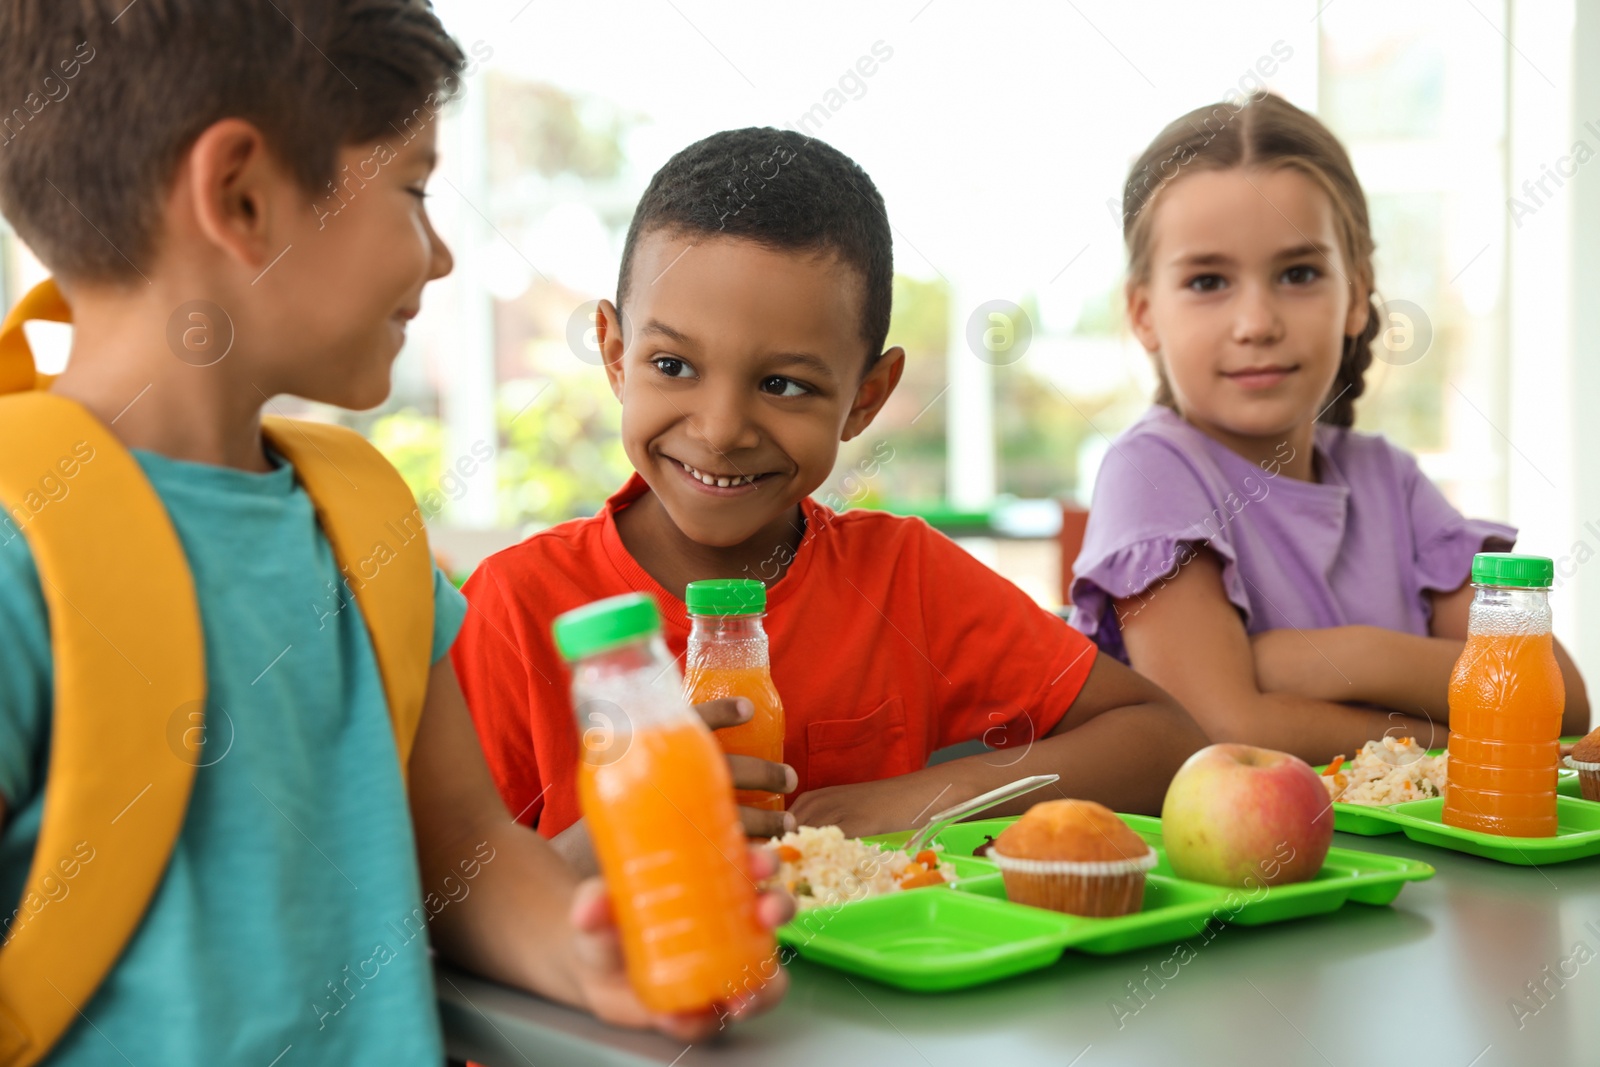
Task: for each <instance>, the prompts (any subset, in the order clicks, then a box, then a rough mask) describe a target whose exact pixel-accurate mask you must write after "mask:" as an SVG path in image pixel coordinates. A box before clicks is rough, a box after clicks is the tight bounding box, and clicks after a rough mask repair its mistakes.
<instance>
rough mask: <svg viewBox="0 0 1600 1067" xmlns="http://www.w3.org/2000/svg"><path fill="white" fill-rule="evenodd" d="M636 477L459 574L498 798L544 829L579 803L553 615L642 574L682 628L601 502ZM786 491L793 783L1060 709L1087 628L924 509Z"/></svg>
mask: <svg viewBox="0 0 1600 1067" xmlns="http://www.w3.org/2000/svg"><path fill="white" fill-rule="evenodd" d="M648 491H649V487H648V486H647V485H646V484H645V483H644V480H643V479H642V478H640V477H639V476H638V475H634V476H633V478H631V479H630V480H629V481H628V484H627V485H625V486H623V487H622V489H621V490H619V491H618V492H617V494H616V495H615V496H613V497H612V498H611V499H610V500H608V501H607V502H606V506H605V509H604V510H603V511H601V513H600V514H599V515H596V516H595V517H594V518H590V519H575V520H573V521H572V522H566V523H562V524H561V525H559V526H555V527H552V528H551V529H548V530H544V531H542V532H540V533H537V534H534V535H533V536H532V537H530V538H528V539H527V540H526V541H523V542H522V543H521V544H519V545H515V546H514V547H512V548H508V549H506V550H505V551H503V552H500V553H497V554H496V555H494V556H491V557H489V558H488V559H486V560H484V562H483V564H482V565H481V566H480V567H479V568H478V569H477V571H476V572H474V574H473V575H472V577H471V578H470V579H469V580H468V581H467V584H466V586H465V587H464V588H463V592H465V593H466V594H467V600H468V604H469V610H468V612H467V620H466V623H465V624H464V625H463V626H462V628H461V635H460V636H459V637H458V638H457V639H456V644H455V648H454V650H453V652H452V656H453V658H454V660H455V667H456V671H457V673H458V674H459V675H460V678H461V685H462V688H463V689H464V690H465V692H466V695H467V703H468V704H469V705H470V706H471V708H472V716H473V719H474V720H475V721H476V723H477V726H478V736H479V737H480V738H481V739H482V741H483V747H484V752H485V753H486V755H487V756H488V760H489V767H490V770H491V771H493V773H494V778H495V781H496V783H497V784H498V785H499V787H500V794H501V796H502V797H503V798H504V799H505V802H506V806H507V807H508V808H509V809H510V810H511V812H512V813H513V814H514V815H515V816H516V818H517V821H518V822H523V823H529V824H532V825H536V826H537V827H538V829H539V832H540V833H542V834H544V835H545V836H546V837H553V836H555V835H556V834H558V833H560V832H561V831H562V830H564V829H566V828H567V827H568V826H570V825H572V823H574V822H576V821H577V819H578V817H579V814H580V813H579V810H578V791H577V777H576V776H577V766H578V761H579V752H580V749H579V739H578V728H577V723H576V721H575V719H574V716H573V711H572V701H571V696H570V687H571V684H572V679H571V674H570V673H569V671H568V669H567V666H566V664H565V663H564V662H563V661H562V660H561V657H560V654H559V653H558V652H557V651H556V648H555V642H554V640H553V639H552V638H551V636H550V624H551V622H552V621H553V620H554V619H555V617H556V616H557V615H560V614H561V613H562V612H564V611H569V610H571V609H573V608H576V607H581V606H583V605H584V604H588V603H590V602H591V601H594V600H599V599H600V598H602V597H609V596H617V595H619V594H621V593H629V592H644V593H648V594H650V595H651V596H652V597H654V598H655V601H656V604H657V606H658V607H659V608H660V609H661V618H662V630H663V634H664V636H665V638H666V642H667V647H668V648H669V649H670V650H671V651H672V654H673V655H675V656H677V657H679V658H680V660H681V658H682V656H683V653H684V646H685V645H686V644H687V643H688V640H689V620H688V616H687V615H686V613H685V610H684V605H683V601H681V600H679V599H678V598H677V597H675V596H673V595H672V594H671V593H668V592H667V591H666V590H665V589H663V588H662V587H661V586H660V585H659V584H657V583H656V581H655V580H654V579H653V578H651V577H650V576H649V575H648V574H646V573H645V571H644V569H643V568H641V567H640V566H639V564H638V563H636V562H635V561H634V559H633V557H632V556H630V555H629V554H628V550H627V549H626V548H624V547H623V545H622V539H621V537H620V536H619V535H618V533H617V523H616V513H617V512H618V511H621V510H622V509H623V508H625V507H627V506H628V505H629V504H631V503H633V502H634V501H635V500H637V499H638V498H639V497H640V496H642V495H644V494H645V493H646V492H648ZM801 507H802V509H803V511H804V514H805V536H804V538H803V539H802V541H801V544H800V547H799V548H798V549H797V550H796V552H795V555H794V560H793V562H792V563H791V564H790V566H789V569H788V571H787V572H786V573H785V574H784V576H783V578H782V579H781V580H780V581H779V582H777V584H775V585H773V586H771V587H770V588H769V589H768V591H767V621H766V627H767V635H768V638H769V640H770V642H771V648H772V678H773V681H774V683H775V684H776V685H777V687H778V693H779V695H780V696H782V698H783V709H784V715H785V727H784V734H785V736H784V760H785V762H787V763H788V764H790V765H791V766H793V767H794V769H795V772H796V773H797V774H798V775H799V776H800V790H799V792H805V791H806V790H808V789H817V788H820V787H822V786H830V785H845V784H849V783H854V782H868V781H875V780H877V779H881V778H889V777H892V776H894V775H897V774H905V773H907V772H908V771H914V770H919V769H920V768H922V767H923V766H925V765H926V763H927V760H928V755H929V753H931V752H933V751H934V750H935V749H939V748H943V747H944V746H946V745H953V744H956V743H958V742H961V741H969V740H972V739H974V738H982V739H983V740H984V741H985V742H987V743H988V744H989V745H990V746H992V747H996V748H1003V747H1006V746H1007V745H1012V744H1027V743H1028V742H1029V741H1031V740H1032V739H1033V738H1035V737H1043V736H1044V735H1045V734H1047V733H1049V732H1050V730H1052V729H1053V728H1054V727H1055V725H1056V724H1057V723H1058V722H1060V720H1061V717H1062V716H1063V715H1064V714H1066V711H1067V708H1068V707H1070V706H1071V704H1072V702H1073V700H1074V699H1076V698H1077V695H1078V691H1079V690H1080V689H1081V688H1083V683H1084V680H1085V679H1086V678H1087V677H1088V675H1089V668H1090V667H1092V666H1093V665H1094V658H1095V646H1094V644H1093V643H1092V642H1090V641H1089V640H1088V639H1087V638H1086V637H1084V636H1083V635H1082V634H1080V633H1079V632H1078V631H1077V630H1074V629H1072V628H1071V627H1070V626H1068V625H1067V624H1066V623H1065V622H1063V621H1062V620H1061V619H1059V618H1057V617H1056V616H1055V615H1053V614H1051V613H1050V612H1048V611H1045V610H1044V609H1043V608H1041V607H1039V606H1038V605H1037V604H1035V603H1034V602H1033V600H1032V599H1031V598H1030V597H1029V596H1028V595H1027V594H1026V593H1024V592H1023V591H1022V590H1020V589H1018V588H1017V587H1016V586H1014V585H1012V584H1011V583H1010V582H1008V581H1006V580H1005V579H1004V578H1002V577H1000V576H999V575H998V574H996V573H995V572H994V571H992V570H990V569H989V568H988V567H986V566H984V565H983V564H982V563H980V562H978V561H977V560H976V559H974V558H973V557H972V556H971V555H970V554H969V553H967V552H966V551H965V550H964V549H962V548H961V547H960V546H959V545H957V544H955V543H954V542H953V541H951V540H950V539H949V538H947V537H945V536H944V535H943V534H940V533H937V532H935V531H934V530H933V529H931V528H930V527H929V526H928V525H927V523H925V522H923V521H922V520H921V519H912V518H902V517H899V516H895V515H889V514H886V513H884V512H881V511H848V512H844V513H842V514H840V513H835V512H833V511H831V510H829V509H828V508H826V507H824V506H822V505H821V504H818V503H817V502H816V501H814V500H811V499H809V498H808V499H806V500H805V501H803V502H802V504H801ZM798 795H799V793H795V794H792V796H798Z"/></svg>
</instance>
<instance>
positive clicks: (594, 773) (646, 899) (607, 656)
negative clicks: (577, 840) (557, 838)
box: [554, 594, 774, 1012]
mask: <svg viewBox="0 0 1600 1067" xmlns="http://www.w3.org/2000/svg"><path fill="white" fill-rule="evenodd" d="M554 629H555V639H556V645H557V646H558V647H559V648H560V649H561V654H562V655H563V656H564V657H565V658H566V659H567V660H568V661H569V662H570V663H572V704H573V708H574V709H575V710H576V712H577V716H578V725H579V729H580V731H581V735H582V744H583V763H582V765H581V766H580V767H579V770H578V799H579V803H580V805H581V806H582V809H583V816H584V819H585V820H586V821H587V823H588V826H589V837H590V839H591V840H592V841H593V843H594V850H595V856H596V858H597V859H598V861H599V864H600V872H601V874H602V876H603V877H604V878H605V881H606V884H607V886H608V887H609V889H610V893H611V900H612V907H613V910H614V911H615V913H616V918H617V929H618V932H619V933H620V935H621V940H622V951H623V957H624V959H625V961H626V965H627V971H628V980H629V982H630V984H632V986H633V989H634V992H635V993H637V994H638V996H639V999H640V1001H642V1002H643V1003H644V1005H645V1006H646V1007H648V1008H650V1009H651V1010H652V1011H657V1012H694V1011H700V1010H703V1009H705V1008H707V1007H708V1006H710V1005H711V1004H713V1003H715V1002H719V1001H725V1000H728V999H730V998H731V997H732V996H733V995H734V994H736V993H737V994H740V995H742V994H744V993H745V992H746V991H748V990H754V989H756V988H759V987H760V985H761V984H762V968H763V967H768V966H770V964H771V961H772V959H773V953H774V943H773V937H772V933H771V932H770V931H769V930H767V929H766V928H764V927H763V926H762V925H761V923H760V921H759V920H758V919H757V917H756V901H757V890H756V886H755V883H754V882H752V881H751V879H750V876H749V862H748V856H747V853H746V845H745V839H744V834H743V831H742V830H741V828H740V823H739V814H738V812H737V810H735V807H734V802H733V782H732V779H731V778H730V777H729V775H728V766H727V761H726V760H725V759H724V758H723V755H722V753H721V752H720V751H718V749H717V744H716V741H715V740H713V739H712V737H711V731H710V730H709V729H707V727H706V725H705V723H703V722H702V721H701V720H700V717H699V716H698V715H696V714H695V713H694V710H693V709H692V708H690V707H689V706H688V705H687V704H685V703H684V700H683V681H682V679H681V678H680V677H679V675H678V670H677V665H676V664H675V663H674V662H673V659H672V656H671V655H670V654H668V652H667V649H666V645H665V644H664V643H663V642H662V640H661V622H660V617H659V616H658V614H657V612H656V606H655V603H654V602H653V601H651V600H650V598H648V597H645V596H641V595H639V594H629V595H627V596H619V597H612V598H610V599H608V600H601V601H598V602H596V603H594V604H590V605H588V606H587V607H584V608H579V609H578V610H576V611H569V612H567V613H566V614H564V615H562V616H560V617H558V618H557V619H556V621H555V627H554ZM767 973H768V974H770V973H771V972H770V970H769V971H768V972H767Z"/></svg>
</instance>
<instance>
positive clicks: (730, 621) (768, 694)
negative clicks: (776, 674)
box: [684, 578, 784, 811]
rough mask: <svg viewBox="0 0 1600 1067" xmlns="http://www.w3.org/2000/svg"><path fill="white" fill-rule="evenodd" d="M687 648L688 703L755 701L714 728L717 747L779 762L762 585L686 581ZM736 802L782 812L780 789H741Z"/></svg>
mask: <svg viewBox="0 0 1600 1067" xmlns="http://www.w3.org/2000/svg"><path fill="white" fill-rule="evenodd" d="M684 599H685V602H686V603H687V605H688V608H689V618H690V629H689V650H688V654H687V655H686V656H685V657H684V686H685V694H686V695H687V696H688V699H689V703H690V704H704V703H705V702H706V701H708V700H719V699H721V698H723V697H747V698H749V700H750V703H752V704H754V705H755V714H754V715H752V716H751V717H750V721H749V722H746V723H741V724H740V725H738V726H729V727H725V728H723V729H721V730H718V731H717V732H716V733H715V734H714V735H713V736H715V737H716V739H717V742H718V744H720V745H721V746H722V751H724V752H726V753H728V754H729V755H735V756H755V757H757V758H759V759H764V760H770V761H772V762H773V763H782V762H783V702H782V701H781V700H779V699H778V690H777V688H776V687H775V686H774V685H773V684H772V667H771V659H770V657H769V655H768V651H767V632H766V629H765V628H764V627H763V625H762V620H763V619H764V618H765V617H766V615H765V612H766V610H767V587H766V586H764V585H762V584H761V583H760V582H758V581H754V580H752V579H749V578H714V579H711V580H709V581H703V582H690V583H689V587H688V589H687V590H685V594H684ZM736 799H737V800H738V802H739V803H740V804H743V805H745V806H746V807H751V808H766V809H767V810H769V811H782V810H783V806H784V800H783V794H782V793H762V792H756V791H754V790H747V789H741V790H739V791H738V792H737V794H736Z"/></svg>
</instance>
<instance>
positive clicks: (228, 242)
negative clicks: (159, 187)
mask: <svg viewBox="0 0 1600 1067" xmlns="http://www.w3.org/2000/svg"><path fill="white" fill-rule="evenodd" d="M286 184H287V185H289V186H293V185H294V179H293V177H292V176H291V175H289V174H288V173H286V172H285V171H284V170H283V168H282V167H281V166H280V165H279V164H278V162H277V160H276V159H274V158H273V157H272V154H271V153H270V152H269V151H268V149H267V141H266V138H265V137H264V136H263V135H262V133H261V131H260V130H259V129H257V128H256V127H255V126H254V125H253V124H252V123H249V122H246V121H245V120H243V119H222V120H220V121H218V122H214V123H212V124H211V125H210V126H208V127H207V128H206V129H205V130H204V131H203V132H202V133H201V134H200V136H199V137H198V138H196V139H195V142H194V144H193V145H192V146H191V147H190V149H189V152H188V154H187V156H186V157H185V160H184V163H183V165H182V166H181V167H180V168H179V180H178V181H177V182H176V183H175V184H174V188H173V195H174V197H175V198H181V199H184V200H186V201H187V204H186V205H182V206H184V207H185V208H186V209H187V212H188V213H189V214H191V215H192V217H193V219H194V225H195V226H196V227H197V228H198V229H199V231H200V233H201V235H202V236H203V237H204V238H205V239H206V240H208V241H210V242H211V244H212V245H214V246H215V247H217V248H218V249H220V250H221V251H222V252H224V253H225V254H226V255H228V256H231V257H232V258H233V259H235V260H237V261H239V262H240V263H241V264H242V265H243V266H244V267H245V268H246V269H247V270H252V271H255V270H259V269H261V268H262V267H264V266H265V265H266V264H267V262H268V261H269V260H271V258H272V257H273V256H276V255H277V254H278V253H280V252H282V251H283V248H282V247H281V245H282V243H283V242H282V240H280V239H277V238H276V236H275V234H274V230H275V228H277V227H278V226H281V224H282V222H283V221H284V220H282V219H280V218H278V217H277V214H278V213H279V212H281V211H282V210H283V207H282V205H281V203H279V201H280V199H281V197H282V195H283V193H284V189H285V185H286ZM291 192H292V190H291ZM174 206H178V205H174ZM274 245H277V246H278V247H274Z"/></svg>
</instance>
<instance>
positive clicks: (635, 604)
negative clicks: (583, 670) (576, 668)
mask: <svg viewBox="0 0 1600 1067" xmlns="http://www.w3.org/2000/svg"><path fill="white" fill-rule="evenodd" d="M551 630H552V632H553V633H554V634H555V638H556V647H557V648H559V649H560V650H561V655H562V656H564V657H565V658H566V659H567V660H568V662H574V661H577V660H580V659H582V658H583V657H585V656H592V655H594V654H595V653H597V652H608V651H610V650H611V649H613V648H619V647H621V646H622V645H626V644H628V643H629V642H630V641H637V640H639V639H640V638H644V637H650V636H651V635H653V634H656V633H659V632H660V630H661V614H660V612H658V611H656V602H655V601H654V600H651V599H650V598H649V597H647V596H645V595H644V594H643V593H624V594H623V595H622V596H614V597H607V598H606V599H605V600H596V601H595V602H594V603H593V604H586V605H584V606H583V607H581V608H576V609H574V610H572V611H569V612H566V613H564V614H562V615H558V616H556V621H555V624H554V625H553V626H552V627H551Z"/></svg>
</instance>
